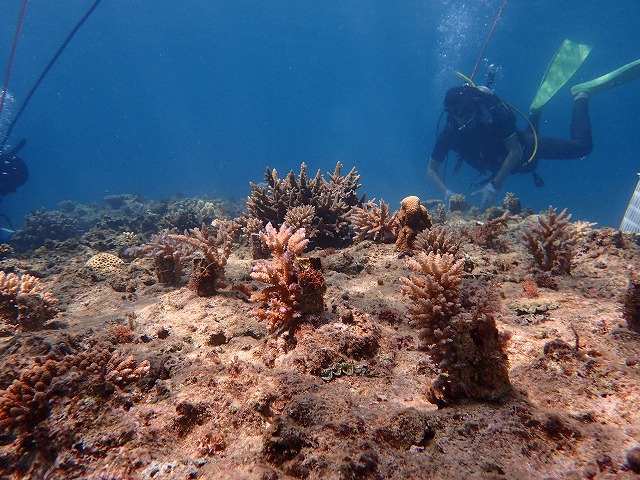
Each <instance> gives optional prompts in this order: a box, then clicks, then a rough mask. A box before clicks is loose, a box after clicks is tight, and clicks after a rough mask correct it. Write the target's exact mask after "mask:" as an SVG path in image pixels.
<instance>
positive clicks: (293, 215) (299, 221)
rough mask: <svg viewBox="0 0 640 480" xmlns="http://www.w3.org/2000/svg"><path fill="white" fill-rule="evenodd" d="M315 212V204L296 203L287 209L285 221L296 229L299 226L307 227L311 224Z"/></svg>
mask: <svg viewBox="0 0 640 480" xmlns="http://www.w3.org/2000/svg"><path fill="white" fill-rule="evenodd" d="M315 214H316V207H314V206H313V205H296V206H295V207H291V208H290V209H289V210H287V213H285V215H284V221H285V222H286V223H287V225H291V226H292V227H293V228H294V229H296V230H297V229H298V228H304V229H307V228H309V227H310V226H311V223H312V222H313V217H314V216H315Z"/></svg>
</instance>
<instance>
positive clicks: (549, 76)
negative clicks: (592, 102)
mask: <svg viewBox="0 0 640 480" xmlns="http://www.w3.org/2000/svg"><path fill="white" fill-rule="evenodd" d="M590 51H591V46H589V45H582V44H580V43H575V42H572V41H571V40H568V39H567V40H565V41H564V42H562V45H560V48H559V49H558V51H557V52H556V54H555V55H554V56H553V59H551V63H549V66H548V67H547V71H546V72H544V76H543V77H542V82H541V83H540V86H539V87H538V92H537V93H536V96H535V98H534V99H533V102H532V103H531V106H530V107H529V108H530V110H531V113H535V112H536V111H539V110H540V109H542V107H544V106H545V105H546V104H547V102H548V101H549V100H551V98H552V97H553V96H554V95H555V94H556V93H557V92H558V90H560V89H561V88H562V87H563V86H564V84H565V83H567V82H568V81H569V79H570V78H571V77H572V76H573V74H574V73H576V71H577V70H578V68H580V65H582V62H584V60H585V58H587V55H589V52H590Z"/></svg>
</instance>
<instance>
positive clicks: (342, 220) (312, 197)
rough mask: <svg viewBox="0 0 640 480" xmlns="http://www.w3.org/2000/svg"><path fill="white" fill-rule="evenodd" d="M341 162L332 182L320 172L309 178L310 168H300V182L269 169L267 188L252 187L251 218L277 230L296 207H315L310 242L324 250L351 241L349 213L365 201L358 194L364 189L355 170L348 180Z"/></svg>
mask: <svg viewBox="0 0 640 480" xmlns="http://www.w3.org/2000/svg"><path fill="white" fill-rule="evenodd" d="M341 169H342V164H341V163H340V162H338V163H337V164H336V168H335V170H334V172H333V174H329V180H326V179H325V178H324V176H323V175H322V174H321V173H320V171H319V170H318V172H317V173H316V176H315V177H314V178H312V179H309V178H308V177H307V166H306V165H305V164H304V163H303V164H302V165H301V166H300V174H299V176H298V178H296V175H295V174H294V173H293V171H291V172H289V174H288V175H287V176H286V178H284V179H281V178H279V177H278V172H277V171H276V170H275V169H273V170H271V169H269V168H267V171H266V173H265V182H266V184H267V185H266V186H262V185H256V184H254V183H251V196H250V197H249V198H248V200H247V208H248V211H249V215H250V216H252V217H255V218H258V219H259V220H260V221H261V222H262V223H263V224H266V223H271V224H272V225H274V226H275V227H276V228H277V227H279V226H280V225H282V224H283V223H284V222H285V221H286V219H285V217H286V215H287V212H289V211H290V210H291V209H292V208H294V207H299V206H305V205H307V206H313V207H314V208H315V211H314V215H313V219H312V220H311V222H310V224H309V225H308V227H305V229H306V230H307V238H309V239H311V240H312V242H313V243H314V244H315V245H317V246H321V247H328V246H338V245H340V244H342V243H345V242H347V241H348V240H349V235H350V232H349V212H350V210H351V208H352V207H353V206H355V205H359V204H360V203H362V201H364V199H359V198H358V196H357V194H356V190H357V189H358V188H360V187H361V185H360V183H359V180H360V175H359V174H358V173H357V172H356V170H355V168H352V169H351V171H349V173H348V174H347V175H345V176H343V175H341V173H340V171H341Z"/></svg>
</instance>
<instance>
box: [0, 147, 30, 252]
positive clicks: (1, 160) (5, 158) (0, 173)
mask: <svg viewBox="0 0 640 480" xmlns="http://www.w3.org/2000/svg"><path fill="white" fill-rule="evenodd" d="M26 143H27V142H26V140H21V141H20V142H19V143H18V144H17V145H16V146H15V147H14V148H13V149H11V150H10V151H9V152H8V153H2V152H0V200H2V198H3V197H4V196H5V195H7V194H9V193H12V192H15V191H16V190H17V189H18V187H20V186H22V185H24V184H25V182H26V181H27V179H28V178H29V169H28V168H27V164H26V163H25V162H24V161H23V160H22V159H21V158H20V157H18V156H17V153H18V151H19V150H21V149H22V147H24V146H25V145H26ZM2 217H4V218H7V217H6V216H5V215H2ZM7 220H8V219H7ZM9 225H10V226H11V224H9ZM12 235H13V229H12V228H11V229H8V228H0V242H6V241H8V240H10V239H11V236H12Z"/></svg>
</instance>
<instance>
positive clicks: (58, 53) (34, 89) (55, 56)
mask: <svg viewBox="0 0 640 480" xmlns="http://www.w3.org/2000/svg"><path fill="white" fill-rule="evenodd" d="M25 2H26V0H25ZM99 3H100V0H95V2H93V5H91V7H89V10H87V13H85V14H84V16H83V17H82V18H81V19H80V20H79V21H78V23H76V25H75V27H73V30H71V32H69V35H67V38H65V40H64V42H62V45H60V48H58V51H57V52H56V53H55V55H54V56H53V57H52V58H51V60H50V61H49V63H48V64H47V66H46V67H45V68H44V70H43V71H42V73H41V74H40V77H39V78H38V80H36V83H35V84H34V85H33V87H32V88H31V90H30V91H29V93H28V94H27V96H26V98H25V99H24V101H23V102H22V105H21V106H20V108H19V109H18V113H16V116H15V117H14V118H13V120H12V121H11V123H10V124H9V128H7V132H6V133H5V134H4V138H3V139H2V142H1V143H0V150H1V149H3V148H4V146H5V145H6V143H7V139H8V138H9V135H10V134H11V130H13V127H14V125H15V124H16V122H17V121H18V118H20V115H22V112H24V109H25V107H26V106H27V103H29V100H30V99H31V97H32V96H33V94H34V92H35V91H36V89H37V88H38V87H39V86H40V83H41V82H42V80H43V79H44V77H45V76H46V75H47V73H48V72H49V70H50V69H51V67H52V66H53V64H54V63H55V62H56V60H58V57H59V56H60V54H61V53H62V51H63V50H64V49H65V47H66V46H67V45H68V44H69V42H70V41H71V39H72V38H73V36H74V35H75V34H76V32H77V31H78V30H79V29H80V27H81V26H82V24H83V23H84V22H85V21H86V20H87V18H89V16H90V15H91V14H92V13H93V11H94V10H95V9H96V7H97V6H98V4H99Z"/></svg>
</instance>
